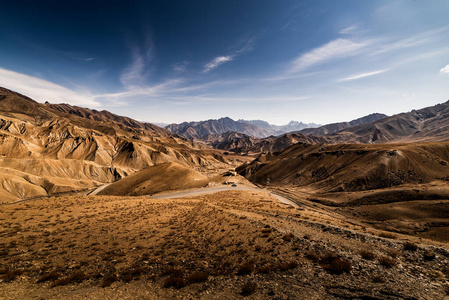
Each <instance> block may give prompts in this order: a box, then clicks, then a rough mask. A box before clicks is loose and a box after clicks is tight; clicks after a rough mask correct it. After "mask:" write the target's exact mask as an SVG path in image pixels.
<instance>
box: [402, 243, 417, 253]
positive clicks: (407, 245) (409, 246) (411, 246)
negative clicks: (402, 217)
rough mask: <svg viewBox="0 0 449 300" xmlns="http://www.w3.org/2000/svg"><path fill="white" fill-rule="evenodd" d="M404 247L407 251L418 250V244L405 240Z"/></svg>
mask: <svg viewBox="0 0 449 300" xmlns="http://www.w3.org/2000/svg"><path fill="white" fill-rule="evenodd" d="M403 249H404V250H405V251H416V250H418V246H417V245H416V244H414V243H412V242H405V243H404V246H403Z"/></svg>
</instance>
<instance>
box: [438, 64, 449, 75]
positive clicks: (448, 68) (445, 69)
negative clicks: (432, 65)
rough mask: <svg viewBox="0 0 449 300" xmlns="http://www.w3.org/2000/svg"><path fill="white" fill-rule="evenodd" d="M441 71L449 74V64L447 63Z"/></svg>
mask: <svg viewBox="0 0 449 300" xmlns="http://www.w3.org/2000/svg"><path fill="white" fill-rule="evenodd" d="M440 73H441V74H446V75H449V65H446V66H445V67H444V68H441V70H440Z"/></svg>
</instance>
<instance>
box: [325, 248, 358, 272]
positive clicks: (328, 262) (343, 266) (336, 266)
mask: <svg viewBox="0 0 449 300" xmlns="http://www.w3.org/2000/svg"><path fill="white" fill-rule="evenodd" d="M320 265H321V267H322V268H323V269H324V270H326V271H328V272H329V273H331V274H343V273H345V272H346V273H349V272H351V269H352V264H351V262H350V261H349V260H346V259H343V258H341V257H339V256H338V255H335V254H333V253H328V254H326V255H325V256H323V257H322V258H321V259H320Z"/></svg>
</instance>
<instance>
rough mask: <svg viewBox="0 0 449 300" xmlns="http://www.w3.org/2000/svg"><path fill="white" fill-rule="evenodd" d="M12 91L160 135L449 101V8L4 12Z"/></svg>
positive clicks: (211, 5) (355, 3)
mask: <svg viewBox="0 0 449 300" xmlns="http://www.w3.org/2000/svg"><path fill="white" fill-rule="evenodd" d="M0 3H1V7H2V9H1V10H2V17H1V18H0V86H3V87H5V88H9V89H12V90H14V91H17V92H20V93H23V94H25V95H27V96H30V97H31V98H33V99H35V100H36V101H38V102H45V101H48V102H50V103H69V104H72V105H77V106H82V107H87V108H91V109H97V110H109V111H111V112H113V113H116V114H119V115H125V116H129V117H132V118H134V119H137V120H140V121H146V122H154V123H161V122H162V123H180V122H183V121H199V120H207V119H216V118H220V117H231V118H233V119H235V120H237V119H246V120H253V119H261V120H265V121H268V122H270V123H272V124H278V125H281V124H286V123H288V122H289V121H291V120H295V121H302V122H306V123H312V122H313V123H320V124H327V123H333V122H341V121H349V120H352V119H356V118H359V117H362V116H365V115H368V114H370V113H375V112H378V113H385V114H387V115H393V114H397V113H401V112H406V111H410V110H412V109H419V108H423V107H427V106H432V105H435V104H438V103H443V102H446V101H447V100H449V18H448V15H449V1H447V0H439V1H437V0H425V1H424V0H415V1H413V0H407V1H406V0H403V1H402V0H389V1H382V0H372V1H360V0H339V1H336V0H309V1H305V0H304V1H303V0H295V1H293V0H214V1H210V0H190V1H187V0H147V1H143V0H128V1H116V0H107V1H103V0H95V1H92V0H90V1H72V0H67V1H60V0H59V1H46V0H41V1H35V0H33V1H23V0H16V1H9V0H8V1H5V0H0Z"/></svg>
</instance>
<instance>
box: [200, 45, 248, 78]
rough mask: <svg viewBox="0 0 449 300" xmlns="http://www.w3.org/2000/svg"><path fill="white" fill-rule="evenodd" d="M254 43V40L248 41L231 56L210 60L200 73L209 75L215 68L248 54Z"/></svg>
mask: <svg viewBox="0 0 449 300" xmlns="http://www.w3.org/2000/svg"><path fill="white" fill-rule="evenodd" d="M254 43H255V38H251V39H249V40H248V41H247V42H246V43H245V45H244V46H243V47H241V48H240V49H238V50H236V51H234V52H233V53H232V54H229V55H226V56H217V57H215V58H214V59H213V60H211V61H210V62H209V63H207V64H206V65H205V66H204V68H203V71H202V73H209V72H210V71H212V70H214V69H216V68H217V67H219V66H221V65H222V64H224V63H227V62H230V61H233V60H234V59H235V58H236V57H237V56H239V55H242V54H245V53H248V52H250V51H252V50H253V49H254Z"/></svg>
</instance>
